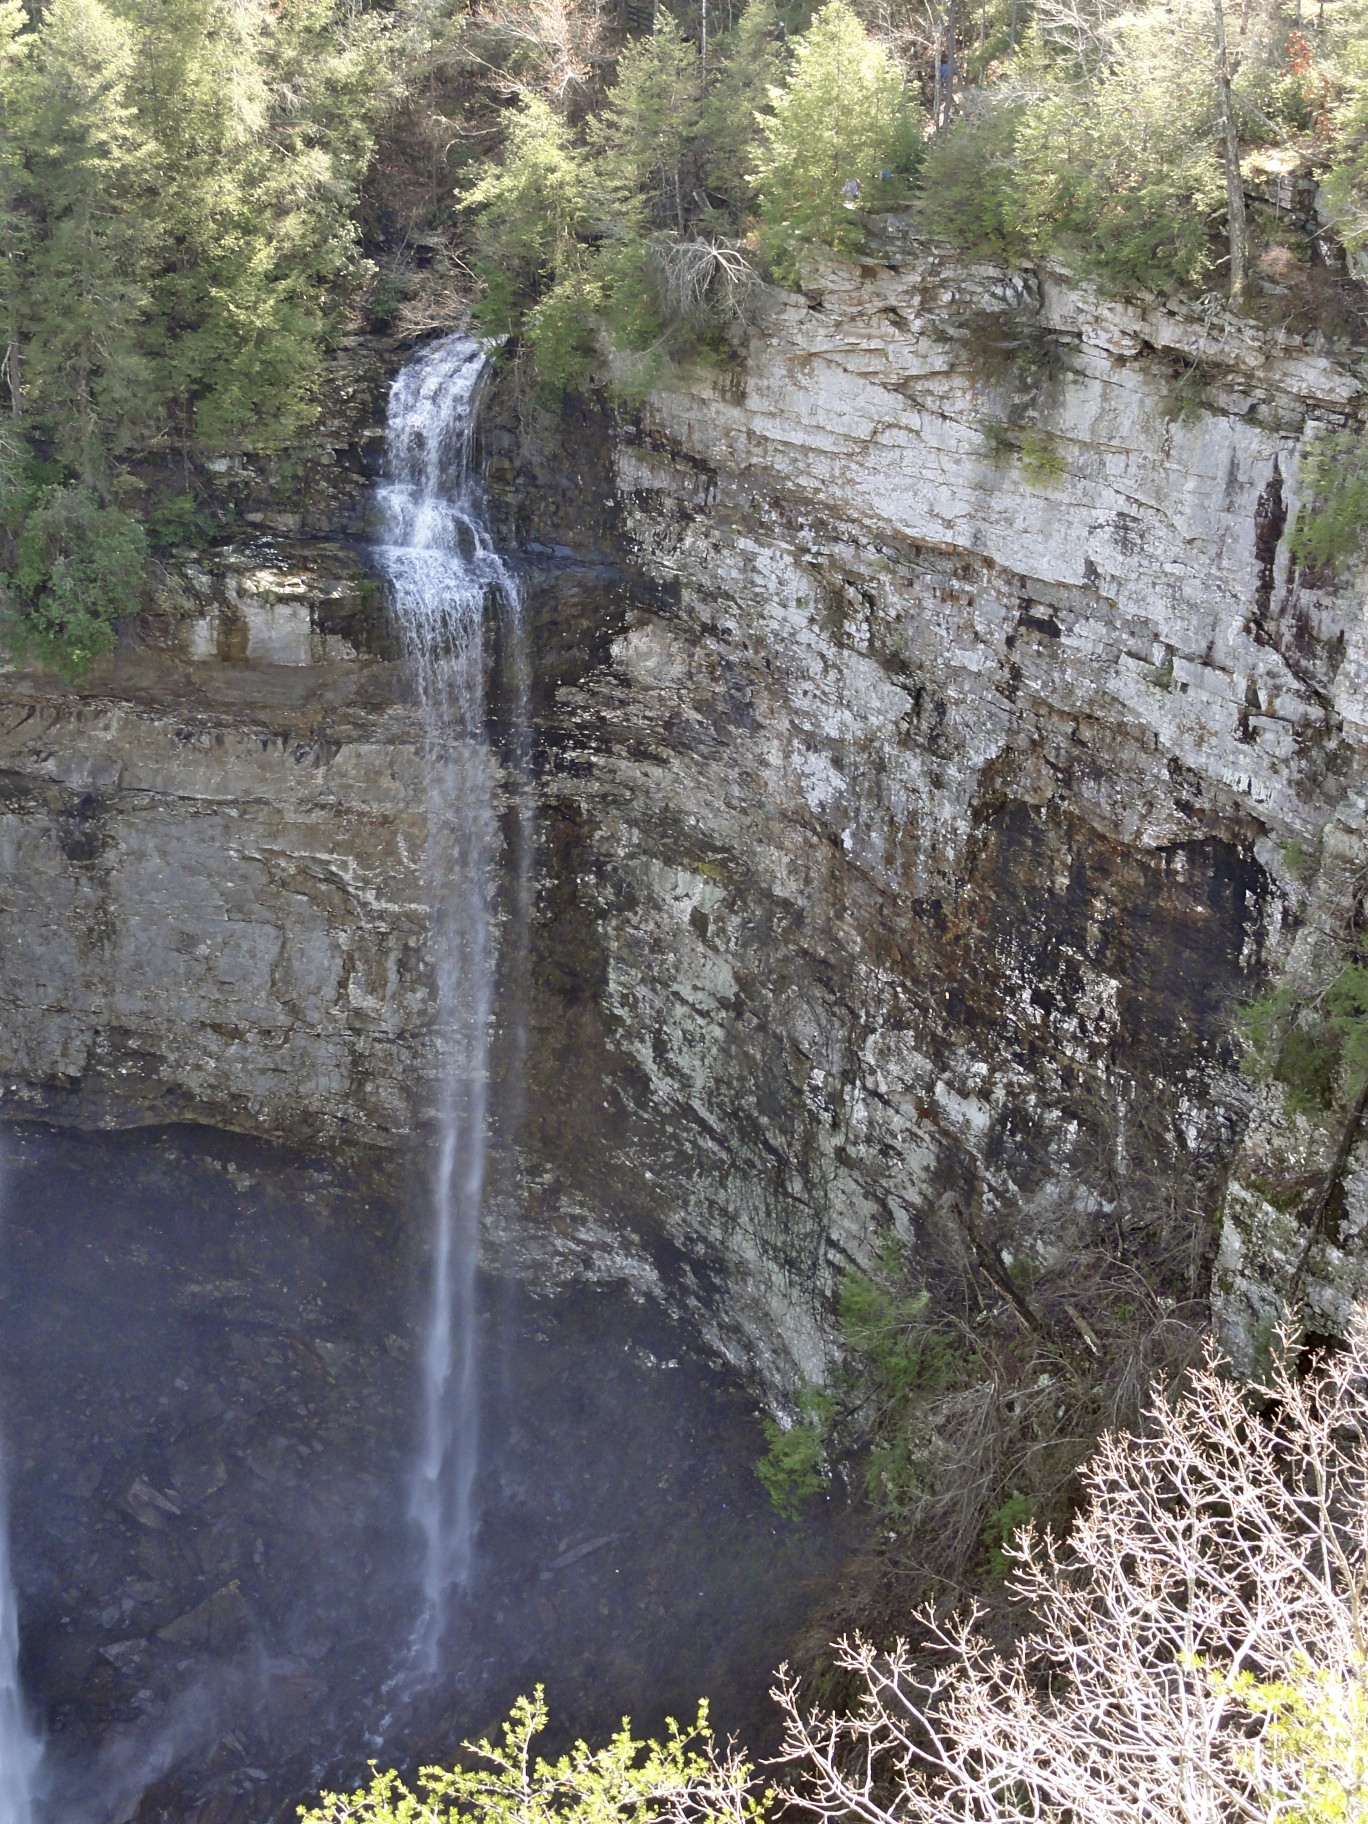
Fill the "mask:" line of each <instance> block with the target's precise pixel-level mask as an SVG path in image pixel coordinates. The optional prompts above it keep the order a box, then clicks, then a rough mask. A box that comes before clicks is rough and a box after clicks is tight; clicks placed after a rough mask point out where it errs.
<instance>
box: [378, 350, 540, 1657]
mask: <svg viewBox="0 0 1368 1824" xmlns="http://www.w3.org/2000/svg"><path fill="white" fill-rule="evenodd" d="M487 368H488V359H487V356H486V354H485V351H484V349H483V348H482V347H481V345H480V344H479V343H478V342H476V341H474V340H473V339H472V338H470V337H467V336H448V337H446V338H444V339H443V340H442V341H440V342H437V343H434V344H433V345H432V346H431V347H430V348H428V349H426V350H425V351H424V352H423V353H422V354H420V355H419V356H418V357H417V358H416V359H415V360H414V361H412V362H410V364H409V365H408V366H407V367H406V368H405V369H404V370H403V372H402V373H401V374H400V375H399V376H398V378H397V379H396V380H395V382H394V385H393V387H392V388H391V391H390V397H389V411H388V419H387V425H386V466H387V477H388V478H387V480H386V482H385V484H384V485H383V486H382V488H381V490H380V494H379V506H380V514H381V531H380V537H379V540H378V541H377V545H376V556H377V560H378V562H379V564H380V567H381V569H382V570H383V572H384V574H385V576H386V578H387V579H388V581H389V584H390V587H391V591H392V596H393V607H394V613H395V617H396V619H397V622H398V625H399V628H400V631H401V635H402V638H403V641H404V645H405V649H406V652H407V655H408V657H409V659H410V660H411V662H412V664H413V667H414V671H415V674H416V677H417V685H418V696H419V702H420V706H421V710H422V718H423V739H424V747H425V761H426V766H427V823H428V838H427V854H426V869H427V883H428V893H429V904H430V907H431V915H432V956H433V970H434V976H435V982H436V990H437V1013H438V1034H439V1041H438V1042H439V1048H440V1057H441V1068H440V1085H439V1097H438V1109H437V1114H438V1122H437V1146H436V1153H435V1159H434V1165H433V1172H432V1261H431V1281H430V1289H429V1294H428V1299H429V1302H428V1309H427V1316H426V1322H425V1327H424V1337H423V1345H422V1361H421V1409H420V1418H419V1431H418V1442H417V1449H416V1453H415V1461H414V1466H413V1475H412V1482H411V1487H410V1513H411V1517H412V1519H413V1520H414V1522H415V1523H416V1525H417V1527H418V1530H419V1533H420V1535H421V1539H422V1545H423V1567H422V1604H423V1606H422V1612H421V1617H420V1620H419V1624H418V1628H417V1630H416V1633H415V1637H414V1647H415V1653H416V1655H417V1657H418V1659H419V1661H420V1662H421V1663H422V1664H423V1665H425V1666H426V1667H427V1669H429V1670H431V1669H435V1665H436V1657H437V1651H438V1647H439V1645H440V1642H441V1637H442V1633H443V1630H444V1628H445V1625H446V1620H447V1606H448V1602H449V1599H450V1596H451V1593H452V1592H453V1591H454V1590H460V1589H462V1588H464V1587H465V1586H466V1585H467V1584H468V1583H469V1580H470V1576H471V1569H472V1561H473V1554H474V1544H475V1534H476V1527H477V1520H478V1515H477V1512H476V1473H477V1469H478V1465H479V1442H480V1414H479V1400H478V1386H479V1319H478V1312H477V1307H476V1286H477V1272H478V1267H479V1252H480V1206H481V1199H482V1196H483V1191H484V1178H485V1153H486V1146H487V1139H488V1133H487V1128H488V1121H489V1109H488V1096H489V1062H490V1059H489V1052H490V1022H491V1016H492V1013H493V1001H494V984H495V975H496V955H495V952H496V934H495V900H496V895H495V869H496V863H497V861H498V859H499V847H500V844H499V824H498V812H497V804H496V793H497V790H498V786H499V768H498V765H497V761H496V756H495V753H494V750H493V748H492V745H491V741H490V736H489V732H488V723H489V701H488V698H489V689H488V676H489V660H490V652H489V638H488V631H487V630H488V623H489V619H490V616H491V613H492V614H493V615H495V616H497V618H498V622H499V624H500V627H501V630H502V635H503V643H504V646H505V649H506V650H507V651H508V652H509V654H510V663H509V664H508V665H507V666H506V668H505V669H506V671H507V672H508V674H509V681H510V689H511V694H512V696H513V698H514V703H513V709H512V718H511V719H512V721H513V723H514V725H515V726H514V730H513V732H514V737H515V738H514V741H513V744H512V748H513V756H514V771H515V772H523V771H525V768H524V763H525V759H526V742H525V740H523V739H520V738H519V731H525V728H526V721H527V718H526V660H525V655H524V646H523V637H522V611H521V601H520V597H519V593H518V589H517V587H516V584H515V582H514V580H513V578H512V576H511V575H510V573H509V571H508V569H507V567H506V566H505V564H504V562H503V560H502V559H501V558H500V556H499V554H498V552H497V551H496V550H495V548H494V544H493V541H492V539H491V536H490V531H489V525H488V520H487V517H486V513H485V504H484V498H483V493H482V490H481V487H480V483H479V479H478V477H477V476H476V475H475V473H474V472H473V469H472V462H471V457H472V444H473V432H474V424H475V414H476V410H477V407H478V403H479V398H480V393H481V390H482V384H483V381H484V377H485V374H486V371H487ZM523 784H524V785H525V777H524V780H523ZM514 796H515V812H516V815H515V822H516V826H517V829H516V835H515V838H514V844H515V848H516V854H515V855H514V857H513V858H512V859H513V866H512V870H511V872H512V876H513V882H512V884H513V891H512V895H511V899H512V905H511V908H510V911H511V919H512V923H513V925H514V927H515V936H514V942H513V945H512V950H513V952H514V954H515V960H516V955H517V953H518V952H519V946H520V945H521V943H522V942H523V941H524V940H523V938H522V937H521V936H520V935H518V933H519V932H520V931H522V930H525V914H526V904H525V902H526V896H527V879H528V829H529V817H528V810H527V799H526V792H525V791H523V792H521V794H519V793H517V792H515V794H514Z"/></svg>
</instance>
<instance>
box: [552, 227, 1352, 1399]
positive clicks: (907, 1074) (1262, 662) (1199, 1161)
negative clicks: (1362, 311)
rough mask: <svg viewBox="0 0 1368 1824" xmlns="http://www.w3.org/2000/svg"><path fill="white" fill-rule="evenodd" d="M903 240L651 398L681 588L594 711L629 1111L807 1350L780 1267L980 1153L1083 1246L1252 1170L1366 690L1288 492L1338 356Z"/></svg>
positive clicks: (1004, 1220)
mask: <svg viewBox="0 0 1368 1824" xmlns="http://www.w3.org/2000/svg"><path fill="white" fill-rule="evenodd" d="M886 256H887V257H886V263H881V264H878V265H875V264H870V265H869V266H866V267H865V268H862V269H860V270H858V271H857V270H855V269H852V268H851V267H849V266H840V267H838V266H832V267H831V268H830V269H829V270H826V271H817V272H815V273H814V274H813V277H812V283H811V284H810V286H809V289H808V292H807V295H805V296H803V297H801V298H800V297H781V298H777V299H775V300H773V301H772V303H771V305H770V307H769V309H768V311H767V313H766V314H765V316H764V317H763V319H762V321H761V322H760V323H759V324H758V326H757V327H756V328H755V329H754V331H753V332H752V333H751V335H750V337H749V340H748V343H747V348H746V359H745V362H744V364H742V365H739V366H738V367H737V368H736V369H735V370H734V371H728V372H724V373H720V374H716V375H713V376H700V377H697V378H695V379H694V380H692V381H691V382H690V383H687V384H680V385H677V386H675V387H673V388H672V389H671V390H670V391H668V392H662V393H660V394H658V395H657V396H655V397H654V398H653V399H652V400H651V401H650V404H649V406H648V408H647V409H646V410H645V411H644V412H643V414H642V415H641V419H640V422H639V424H637V425H636V426H634V427H631V428H630V429H628V430H625V431H624V433H623V435H622V436H621V438H620V441H619V446H618V453H617V479H618V484H619V487H620V488H621V490H622V496H623V509H624V514H625V519H626V525H627V529H628V536H629V538H630V541H631V542H632V545H633V548H634V550H635V553H636V555H637V558H638V561H639V563H640V564H641V566H642V567H643V569H644V570H645V571H646V572H647V573H648V574H649V575H651V576H652V577H653V578H655V579H656V580H657V581H658V582H660V583H662V584H665V583H668V585H669V586H670V587H671V589H672V590H673V592H674V595H673V606H672V607H671V608H670V609H669V610H668V611H666V612H661V613H654V614H651V615H649V616H645V617H642V618H639V619H638V620H637V621H636V622H635V624H634V625H633V626H632V627H631V628H630V629H628V630H627V631H625V632H624V633H623V635H622V636H621V637H620V638H619V639H618V641H617V642H616V645H615V647H614V649H613V663H612V667H611V669H610V670H609V672H608V673H607V674H606V675H605V676H604V677H603V678H602V679H601V680H598V681H595V682H594V683H593V685H592V688H591V690H590V691H589V692H587V693H586V701H585V703H584V704H583V705H582V708H581V712H580V713H581V719H582V720H585V719H587V717H588V714H589V710H590V705H591V704H593V705H594V706H596V707H597V708H598V710H599V717H600V721H601V722H602V723H615V724H617V726H618V727H619V728H620V730H621V733H620V735H619V736H617V737H615V738H614V739H613V740H612V741H611V742H609V743H607V744H605V751H602V752H600V753H599V754H597V755H596V758H595V764H594V767H593V771H592V774H591V779H592V783H591V784H590V785H589V786H587V787H586V788H584V789H583V791H582V793H581V799H582V802H584V803H585V804H587V805H589V806H590V807H591V808H592V810H593V814H594V817H595V818H596V823H595V829H594V835H593V849H594V853H595V855H596V857H597V859H598V863H599V872H598V875H597V877H596V882H595V886H594V888H593V892H594V894H595V895H596V898H595V912H596V917H597V919H598V921H599V923H600V926H601V928H602V930H603V931H604V933H605V938H604V946H605V951H606V956H607V979H606V985H605V996H606V1001H607V1004H608V1006H609V1008H610V1011H611V1015H612V1019H613V1022H614V1025H615V1030H616V1032H617V1034H618V1036H619V1040H620V1043H621V1044H622V1046H623V1047H624V1049H625V1050H626V1051H627V1052H628V1054H629V1056H630V1058H631V1060H632V1063H633V1065H634V1067H635V1072H634V1075H633V1077H632V1078H631V1081H632V1082H633V1083H634V1085H635V1086H636V1088H635V1098H636V1101H635V1106H636V1110H637V1113H638V1115H639V1117H640V1123H641V1128H640V1131H641V1132H642V1133H643V1134H645V1133H650V1134H653V1135H654V1136H655V1138H654V1141H653V1145H654V1146H655V1148H656V1151H657V1153H658V1159H659V1163H658V1164H657V1165H656V1166H655V1169H656V1170H657V1172H658V1174H659V1175H660V1176H661V1177H663V1178H664V1179H665V1180H666V1181H667V1182H668V1183H669V1184H670V1186H671V1187H672V1195H673V1198H674V1200H675V1203H676V1206H677V1209H676V1221H677V1222H678V1223H679V1225H680V1226H681V1228H683V1229H684V1230H685V1231H686V1232H689V1233H692V1234H694V1235H695V1236H697V1237H698V1238H700V1239H701V1240H703V1241H705V1242H706V1243H707V1244H708V1245H710V1246H712V1247H714V1248H716V1249H718V1250H720V1251H721V1252H722V1253H723V1254H724V1255H726V1256H727V1257H728V1258H729V1259H730V1260H731V1261H732V1262H733V1270H734V1271H737V1272H738V1274H739V1276H740V1278H741V1280H742V1282H743V1283H745V1284H746V1285H747V1286H748V1288H749V1290H750V1293H751V1295H752V1296H753V1298H754V1301H755V1304H756V1307H757V1308H759V1309H765V1308H768V1309H769V1310H770V1311H771V1312H772V1313H775V1314H779V1313H783V1314H786V1315H785V1316H784V1318H783V1322H784V1324H785V1326H786V1334H787V1335H788V1337H789V1338H790V1340H791V1341H792V1342H793V1343H794V1344H795V1345H796V1348H797V1353H798V1354H799V1356H800V1358H801V1359H803V1361H804V1364H805V1366H806V1367H807V1368H808V1369H809V1371H812V1370H813V1369H815V1368H816V1367H817V1366H818V1365H819V1363H820V1355H821V1337H820V1326H818V1325H815V1324H814V1325H809V1326H808V1327H807V1328H806V1329H804V1327H803V1326H801V1325H795V1323H794V1320H793V1313H794V1312H808V1313H811V1312H813V1311H814V1310H817V1309H820V1295H821V1293H822V1292H823V1291H825V1290H826V1289H828V1288H829V1287H830V1286H831V1284H832V1282H833V1279H834V1277H835V1274H836V1272H837V1270H838V1269H839V1267H840V1265H841V1264H842V1263H843V1262H845V1261H848V1260H850V1259H855V1260H864V1259H867V1258H868V1257H869V1255H870V1253H871V1251H872V1250H873V1248H874V1247H875V1245H876V1244H877V1241H878V1239H879V1237H880V1236H881V1235H882V1234H883V1233H885V1232H886V1230H887V1228H888V1227H889V1225H890V1224H891V1225H892V1226H893V1227H895V1228H896V1229H897V1230H899V1231H900V1232H902V1233H904V1234H905V1235H908V1236H910V1237H912V1238H913V1239H914V1240H915V1241H916V1242H918V1244H919V1245H931V1243H932V1242H933V1240H934V1230H935V1221H934V1217H935V1212H936V1210H937V1208H938V1207H939V1206H940V1205H941V1204H942V1202H943V1200H944V1199H945V1198H946V1197H947V1195H951V1194H955V1193H958V1194H960V1195H963V1194H964V1193H965V1191H966V1188H967V1186H968V1184H969V1183H970V1182H971V1181H972V1180H973V1179H974V1177H975V1176H976V1175H981V1176H982V1180H983V1184H984V1192H985V1209H986V1212H987V1217H988V1220H989V1221H990V1223H991V1224H992V1225H993V1227H994V1228H995V1230H996V1234H997V1237H998V1238H999V1239H1000V1240H1001V1242H1002V1243H1003V1245H1004V1248H1005V1249H1006V1251H1007V1252H1008V1254H1009V1256H1010V1255H1011V1254H1012V1253H1013V1252H1020V1251H1022V1250H1026V1251H1031V1252H1034V1253H1035V1254H1037V1255H1038V1256H1045V1255H1053V1256H1055V1257H1058V1256H1059V1255H1060V1254H1061V1253H1063V1254H1065V1255H1067V1252H1068V1250H1069V1249H1071V1248H1073V1247H1076V1246H1079V1245H1082V1243H1083V1242H1084V1241H1086V1240H1088V1239H1092V1238H1095V1237H1096V1236H1097V1234H1098V1233H1099V1229H1101V1230H1102V1231H1105V1227H1106V1224H1107V1222H1108V1221H1110V1220H1111V1219H1112V1212H1114V1211H1115V1209H1116V1208H1117V1207H1118V1198H1117V1195H1116V1191H1117V1180H1118V1179H1119V1178H1126V1177H1133V1176H1139V1175H1143V1174H1146V1173H1153V1172H1155V1171H1156V1170H1162V1171H1163V1172H1166V1173H1168V1174H1169V1175H1170V1176H1171V1177H1172V1178H1175V1179H1179V1180H1182V1179H1186V1180H1188V1181H1189V1182H1190V1183H1191V1184H1192V1186H1193V1187H1194V1192H1193V1196H1194V1200H1196V1188H1195V1187H1196V1186H1197V1185H1198V1184H1199V1183H1203V1184H1206V1185H1207V1186H1208V1187H1209V1184H1210V1180H1211V1178H1212V1175H1213V1173H1215V1174H1216V1175H1217V1176H1219V1175H1220V1174H1221V1173H1222V1172H1223V1171H1224V1170H1225V1168H1226V1167H1227V1166H1228V1165H1229V1162H1230V1161H1231V1159H1232V1156H1233V1155H1234V1153H1235V1150H1236V1148H1237V1146H1238V1143H1239V1139H1240V1136H1241V1134H1242V1132H1243V1130H1244V1126H1245V1123H1246V1120H1247V1116H1248V1110H1249V1100H1250V1096H1249V1089H1248V1085H1247V1084H1245V1083H1244V1082H1243V1081H1242V1079H1241V1078H1240V1077H1239V1075H1238V1073H1237V1072H1236V1070H1235V1069H1234V1057H1233V1051H1232V1045H1231V1042H1230V1039H1229V1031H1230V1026H1231V1020H1232V1015H1233V1012H1234V1010H1235V1008H1236V1006H1237V1005H1238V1003H1239V1002H1240V1001H1241V1000H1242V999H1244V998H1246V997H1247V996H1248V995H1249V994H1250V993H1251V992H1253V990H1254V989H1255V988H1256V987H1257V986H1258V985H1260V983H1261V981H1262V979H1263V977H1264V975H1265V973H1266V972H1267V971H1268V970H1270V969H1276V968H1277V967H1279V966H1281V961H1282V958H1283V956H1284V954H1285V951H1286V938H1287V926H1288V922H1289V920H1295V918H1296V917H1297V916H1298V915H1299V914H1300V913H1301V911H1302V910H1303V909H1304V889H1303V888H1302V887H1301V886H1300V885H1299V884H1298V883H1297V882H1296V881H1295V880H1294V879H1293V878H1292V876H1291V874H1290V872H1289V869H1288V868H1287V866H1286V864H1285V861H1284V845H1285V844H1286V843H1287V842H1288V841H1289V840H1292V839H1296V840H1297V841H1299V842H1302V843H1303V844H1305V845H1307V846H1309V847H1310V848H1313V849H1314V847H1315V845H1316V843H1317V842H1318V840H1319V835H1320V832H1321V831H1322V830H1323V829H1325V827H1326V826H1327V825H1329V824H1330V823H1332V822H1336V823H1337V827H1347V825H1346V822H1345V820H1346V818H1349V819H1350V820H1351V821H1352V820H1353V816H1354V813H1353V811H1352V807H1354V806H1356V805H1358V804H1359V803H1360V802H1361V789H1362V788H1361V780H1362V766H1363V758H1364V749H1363V739H1364V725H1365V719H1366V717H1368V704H1366V702H1365V696H1364V660H1365V649H1364V629H1363V619H1362V613H1361V594H1360V592H1359V591H1358V590H1357V589H1356V588H1354V587H1352V586H1350V587H1343V588H1340V589H1339V590H1337V591H1336V592H1333V593H1324V592H1322V593H1314V592H1312V591H1310V590H1309V589H1308V588H1307V587H1306V585H1305V583H1304V582H1302V581H1299V580H1297V579H1296V578H1295V577H1293V576H1292V575H1291V573H1290V570H1289V564H1288V558H1287V550H1286V539H1285V529H1286V526H1287V524H1288V523H1289V521H1290V518H1291V516H1293V515H1294V514H1295V511H1296V506H1297V500H1298V471H1299V462H1300V458H1301V455H1302V453H1303V451H1304V450H1305V447H1306V444H1307V442H1308V440H1309V439H1312V438H1314V437H1315V436H1316V435H1317V434H1319V431H1320V430H1321V429H1322V428H1323V427H1325V426H1333V425H1336V424H1338V423H1340V422H1343V415H1344V414H1346V413H1347V412H1350V411H1352V409H1353V408H1354V407H1355V404H1356V401H1357V399H1358V396H1359V385H1360V379H1359V375H1358V374H1357V372H1355V371H1353V370H1352V369H1351V367H1350V366H1348V365H1347V364H1345V363H1344V362H1343V361H1340V360H1336V359H1332V358H1330V357H1328V356H1326V355H1325V354H1323V353H1317V352H1314V351H1312V350H1310V349H1308V348H1307V347H1306V346H1305V345H1302V344H1299V343H1297V342H1296V341H1294V340H1293V339H1291V338H1286V339H1279V338H1278V337H1276V336H1273V335H1270V334H1268V333H1266V332H1261V331H1258V330H1255V329H1253V328H1251V327H1249V326H1247V325H1241V324H1237V323H1232V322H1229V321H1225V320H1220V321H1216V322H1207V321H1204V320H1202V319H1201V318H1199V317H1196V316H1184V315H1180V314H1178V313H1173V312H1168V313H1166V312H1161V311H1158V310H1153V311H1142V310H1139V309H1134V308H1126V307H1122V306H1118V305H1116V304H1113V303H1107V302H1103V301H1100V300H1098V299H1097V298H1095V297H1093V296H1091V295H1089V294H1088V293H1087V292H1086V291H1082V290H1079V289H1077V288H1070V287H1068V286H1065V285H1064V284H1063V283H1062V282H1060V281H1058V280H1057V279H1055V278H1053V277H1051V276H1050V275H1049V274H1044V275H1016V274H1005V273H1003V272H1001V271H1000V270H996V269H988V268H983V269H973V268H966V267H965V266H964V265H963V263H961V262H952V261H943V260H940V259H938V258H937V257H936V256H935V255H934V254H932V253H930V252H928V250H926V249H924V248H917V247H916V246H915V245H913V244H911V243H907V244H904V245H903V246H901V247H900V246H898V245H896V243H895V244H893V245H890V247H889V248H888V249H887V250H886ZM648 1150H649V1147H648ZM1203 1194H1204V1195H1206V1196H1208V1197H1209V1196H1210V1191H1209V1189H1208V1190H1207V1191H1206V1192H1204V1193H1203ZM1234 1220H1236V1218H1235V1217H1232V1221H1234ZM814 1294H815V1295H816V1297H814ZM1227 1305H1228V1309H1227V1313H1226V1315H1227V1321H1228V1322H1230V1323H1233V1324H1235V1325H1236V1326H1237V1327H1238V1325H1239V1324H1240V1323H1241V1322H1243V1321H1244V1320H1243V1317H1242V1315H1241V1311H1240V1308H1239V1307H1240V1299H1239V1296H1238V1293H1236V1295H1235V1296H1233V1297H1231V1298H1228V1299H1227Z"/></svg>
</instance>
